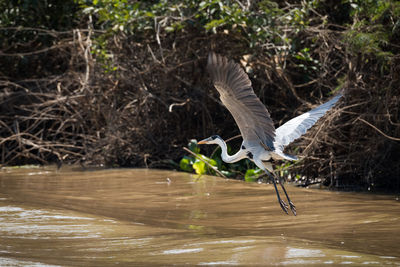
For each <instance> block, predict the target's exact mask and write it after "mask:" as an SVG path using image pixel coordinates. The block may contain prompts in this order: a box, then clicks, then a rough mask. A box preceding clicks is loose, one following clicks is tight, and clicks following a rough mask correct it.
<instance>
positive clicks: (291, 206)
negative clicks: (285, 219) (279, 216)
mask: <svg viewBox="0 0 400 267" xmlns="http://www.w3.org/2000/svg"><path fill="white" fill-rule="evenodd" d="M289 206H290V209H291V210H292V213H293V215H294V216H296V215H297V213H296V206H295V205H294V204H293V202H292V201H290V200H289Z"/></svg>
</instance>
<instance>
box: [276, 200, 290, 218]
mask: <svg viewBox="0 0 400 267" xmlns="http://www.w3.org/2000/svg"><path fill="white" fill-rule="evenodd" d="M279 204H280V205H281V208H282V210H283V211H284V212H286V214H287V215H289V212H288V208H289V206H288V205H287V204H286V203H285V201H283V200H282V199H279ZM290 207H292V206H290Z"/></svg>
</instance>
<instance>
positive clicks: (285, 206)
mask: <svg viewBox="0 0 400 267" xmlns="http://www.w3.org/2000/svg"><path fill="white" fill-rule="evenodd" d="M257 165H258V164H257ZM263 165H264V164H263ZM259 167H260V166H259ZM265 167H267V166H265ZM265 167H264V166H263V167H262V169H263V170H264V171H265V173H266V174H267V175H268V177H269V178H270V179H271V180H272V182H273V183H274V187H275V192H276V196H277V197H278V202H279V205H280V206H281V208H282V210H283V211H284V212H286V214H289V213H288V205H287V204H286V203H285V201H283V200H282V199H281V196H280V195H279V191H278V187H277V186H276V175H275V173H274V172H273V171H272V172H270V171H269V170H268V169H267V168H268V167H267V168H265ZM271 168H272V166H271ZM279 184H280V185H281V187H282V190H283V192H284V193H285V195H286V199H287V200H288V202H289V205H290V210H291V211H292V213H293V215H294V216H296V215H297V213H296V206H295V205H294V204H293V202H292V201H291V200H290V198H289V195H288V193H287V192H286V189H285V187H284V185H283V183H282V181H281V179H279Z"/></svg>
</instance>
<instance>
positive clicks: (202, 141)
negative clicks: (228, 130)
mask: <svg viewBox="0 0 400 267" xmlns="http://www.w3.org/2000/svg"><path fill="white" fill-rule="evenodd" d="M210 140H211V138H210V137H209V138H206V139H203V140H201V141H199V142H197V144H198V145H204V144H207V143H208V142H209V141H210Z"/></svg>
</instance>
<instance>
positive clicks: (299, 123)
mask: <svg viewBox="0 0 400 267" xmlns="http://www.w3.org/2000/svg"><path fill="white" fill-rule="evenodd" d="M340 97H342V95H341V94H339V95H337V96H335V97H334V98H332V99H331V100H329V101H328V102H326V103H324V104H322V105H320V106H318V107H316V108H315V109H312V110H310V111H308V112H306V113H304V114H301V115H300V116H297V117H295V118H293V119H291V120H289V121H288V122H286V123H285V124H283V125H282V126H280V127H279V128H277V129H276V132H275V133H276V136H275V141H274V145H275V148H277V149H280V150H283V148H284V147H285V146H286V145H288V144H290V143H291V142H293V141H294V140H295V139H297V138H299V137H300V136H302V135H303V134H305V133H306V132H307V130H308V129H310V128H311V127H312V126H313V125H314V124H315V123H316V122H317V121H318V119H319V118H321V117H322V116H324V114H325V113H326V112H327V111H328V110H329V109H331V108H332V107H333V106H334V105H335V103H336V102H337V101H338V100H339V98H340Z"/></svg>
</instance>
